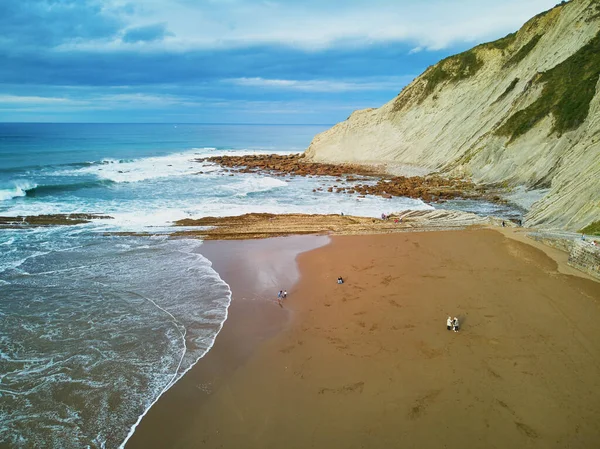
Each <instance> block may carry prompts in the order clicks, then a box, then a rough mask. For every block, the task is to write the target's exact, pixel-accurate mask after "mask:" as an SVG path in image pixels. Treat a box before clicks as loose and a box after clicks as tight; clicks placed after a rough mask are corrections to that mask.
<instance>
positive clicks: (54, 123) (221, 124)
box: [0, 121, 335, 126]
mask: <svg viewBox="0 0 600 449" xmlns="http://www.w3.org/2000/svg"><path fill="white" fill-rule="evenodd" d="M0 124H1V125H15V124H20V125H219V126H223V125H225V126H227V125H231V126H236V125H238V126H239V125H244V126H333V125H335V123H243V122H240V123H218V122H214V123H213V122H16V121H15V122H3V121H0Z"/></svg>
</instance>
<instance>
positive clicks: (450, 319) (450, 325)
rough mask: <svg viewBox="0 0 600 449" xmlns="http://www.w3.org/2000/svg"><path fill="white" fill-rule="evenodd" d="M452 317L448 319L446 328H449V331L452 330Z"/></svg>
mask: <svg viewBox="0 0 600 449" xmlns="http://www.w3.org/2000/svg"><path fill="white" fill-rule="evenodd" d="M452 324H453V323H452V318H450V317H448V319H447V320H446V329H448V330H449V331H451V330H452Z"/></svg>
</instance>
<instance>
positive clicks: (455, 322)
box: [452, 317, 460, 332]
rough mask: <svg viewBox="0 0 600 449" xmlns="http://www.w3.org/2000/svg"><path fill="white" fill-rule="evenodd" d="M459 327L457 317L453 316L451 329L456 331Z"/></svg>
mask: <svg viewBox="0 0 600 449" xmlns="http://www.w3.org/2000/svg"><path fill="white" fill-rule="evenodd" d="M459 327H460V324H459V322H458V318H457V317H454V320H453V321H452V330H453V331H454V332H458V329H459Z"/></svg>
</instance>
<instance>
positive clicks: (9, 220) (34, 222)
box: [0, 214, 113, 229]
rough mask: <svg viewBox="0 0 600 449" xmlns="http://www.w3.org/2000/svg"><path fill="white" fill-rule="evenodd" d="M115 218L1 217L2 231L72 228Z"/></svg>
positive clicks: (96, 216) (0, 227)
mask: <svg viewBox="0 0 600 449" xmlns="http://www.w3.org/2000/svg"><path fill="white" fill-rule="evenodd" d="M112 218H113V217H109V216H108V215H99V214H51V215H29V216H21V215H19V216H16V217H0V229H22V228H35V227H39V226H72V225H78V224H84V223H90V222H91V221H92V220H109V219H112Z"/></svg>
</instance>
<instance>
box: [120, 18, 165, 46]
mask: <svg viewBox="0 0 600 449" xmlns="http://www.w3.org/2000/svg"><path fill="white" fill-rule="evenodd" d="M167 36H175V34H174V33H171V32H170V31H168V30H167V24H166V23H155V24H152V25H146V26H140V27H135V28H130V29H128V30H127V31H126V32H125V34H124V35H123V42H127V43H133V44H135V43H138V42H153V41H161V40H163V39H164V38H165V37H167Z"/></svg>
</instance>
